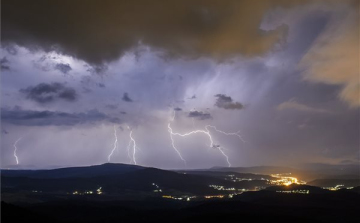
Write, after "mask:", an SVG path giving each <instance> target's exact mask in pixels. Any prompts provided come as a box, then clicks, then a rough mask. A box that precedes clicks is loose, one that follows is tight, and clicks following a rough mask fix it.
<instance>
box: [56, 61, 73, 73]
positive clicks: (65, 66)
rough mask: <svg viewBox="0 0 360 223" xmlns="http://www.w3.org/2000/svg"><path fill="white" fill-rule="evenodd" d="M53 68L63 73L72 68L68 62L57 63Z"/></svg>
mask: <svg viewBox="0 0 360 223" xmlns="http://www.w3.org/2000/svg"><path fill="white" fill-rule="evenodd" d="M54 68H55V70H59V71H61V72H62V73H64V74H67V73H68V72H69V71H71V70H72V68H71V66H70V64H67V63H57V64H56V65H55V67H54Z"/></svg>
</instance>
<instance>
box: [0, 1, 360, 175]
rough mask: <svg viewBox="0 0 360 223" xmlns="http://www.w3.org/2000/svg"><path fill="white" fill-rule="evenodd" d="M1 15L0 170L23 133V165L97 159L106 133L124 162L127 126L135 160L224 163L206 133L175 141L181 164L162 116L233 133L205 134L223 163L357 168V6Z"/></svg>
mask: <svg viewBox="0 0 360 223" xmlns="http://www.w3.org/2000/svg"><path fill="white" fill-rule="evenodd" d="M30 2H31V3H30ZM124 2H125V1H124ZM132 2H134V3H132ZM35 3H36V4H35ZM70 9H71V10H70ZM2 12H3V13H2V19H1V20H2V33H1V35H2V36H1V37H2V48H1V58H0V59H1V165H2V167H6V166H12V165H16V159H15V157H14V147H13V144H14V143H15V141H16V140H17V139H18V138H20V137H22V139H21V141H19V142H18V143H17V156H18V159H19V163H20V166H35V167H50V166H78V165H91V164H100V163H104V162H107V161H108V156H109V154H110V153H111V151H112V149H113V147H114V145H113V143H114V140H115V138H114V126H115V128H116V130H117V137H118V145H117V150H115V151H114V153H113V155H112V157H111V162H122V163H130V162H131V159H130V157H129V156H128V152H127V146H128V144H129V140H130V138H129V134H130V131H132V137H133V138H134V139H135V140H136V145H137V147H138V150H137V151H136V161H137V164H139V165H144V166H153V167H160V168H207V167H212V166H227V161H226V159H225V158H224V156H222V154H221V153H220V151H219V150H218V149H217V148H215V147H214V148H210V147H209V143H210V142H209V139H208V137H207V136H206V135H204V134H196V135H191V136H188V137H180V136H176V135H175V136H173V139H174V143H175V145H176V147H177V148H178V149H179V151H180V152H181V154H182V156H183V158H184V159H185V160H186V161H187V166H186V167H185V166H184V162H183V161H182V160H181V159H180V157H179V156H178V154H177V153H176V151H175V150H174V149H173V147H172V144H171V138H170V135H169V132H168V123H169V122H171V127H172V129H173V131H174V132H178V133H181V134H183V133H186V132H189V131H193V130H196V129H201V130H205V126H206V125H212V126H216V127H217V128H218V129H219V130H222V131H226V132H237V131H239V132H240V134H241V136H242V138H243V139H244V140H245V141H246V142H242V141H241V140H240V139H239V138H238V137H236V136H235V137H234V136H227V135H223V134H221V133H219V132H216V131H213V130H212V129H211V128H210V132H211V135H212V137H213V140H214V144H215V145H220V146H221V147H222V148H224V152H225V153H226V154H227V155H228V157H229V161H230V162H231V165H232V166H251V165H297V164H304V163H312V162H321V163H332V164H335V163H343V164H350V163H359V155H360V154H359V146H360V145H359V124H360V123H359V111H360V110H359V106H360V101H359V100H360V99H359V88H360V83H359V50H358V49H359V2H358V1H341V3H340V1H281V0H269V1H259V2H257V4H254V1H197V0H195V1H163V2H162V1H156V3H154V2H153V1H128V2H127V3H122V1H110V0H106V1H80V0H78V1H57V0H55V1H40V0H36V1H18V0H3V1H2ZM174 111H176V115H175V119H174V120H173V121H172V118H173V112H174ZM128 126H129V128H128Z"/></svg>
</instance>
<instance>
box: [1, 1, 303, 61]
mask: <svg viewBox="0 0 360 223" xmlns="http://www.w3.org/2000/svg"><path fill="white" fill-rule="evenodd" d="M300 2H303V1H297V0H291V1H290V0H287V1H284V0H269V1H258V2H254V1H252V0H244V1H233V0H226V1H221V2H219V1H217V0H208V1H201V0H191V1H190V0H185V1H167V0H163V1H146V0H140V1H116V0H105V1H97V0H88V1H86V4H84V3H83V2H82V1H60V0H52V1H45V0H42V1H37V4H33V3H31V2H28V1H19V0H11V1H9V0H8V1H3V2H2V9H3V14H2V33H1V36H2V41H3V43H11V42H13V43H16V44H18V45H23V46H26V47H30V48H33V49H36V48H37V47H41V48H42V49H44V50H45V51H49V50H53V49H56V50H57V51H58V52H61V53H64V54H68V55H71V56H74V57H76V58H80V59H82V60H85V61H87V62H88V63H90V64H97V65H99V64H102V63H104V62H109V61H113V60H115V59H117V58H119V57H120V56H121V55H123V54H124V52H125V51H128V50H130V49H132V48H134V47H136V46H138V45H139V44H140V45H141V44H145V45H148V46H151V47H152V48H154V49H160V50H163V51H164V52H165V54H166V55H169V56H185V57H187V58H194V57H199V56H208V57H213V58H216V59H219V60H222V59H225V58H228V57H232V56H234V55H238V54H242V55H245V56H254V55H259V54H263V53H265V52H267V51H268V50H270V49H272V48H273V46H274V45H275V44H277V43H280V42H281V41H284V39H283V37H284V35H285V34H286V31H287V28H286V27H285V26H279V27H276V28H274V29H272V30H261V29H259V27H260V23H261V21H262V18H263V15H264V14H265V12H266V11H267V10H269V9H271V8H274V7H282V6H283V7H288V6H292V5H297V4H299V3H300ZM69 9H71V10H69Z"/></svg>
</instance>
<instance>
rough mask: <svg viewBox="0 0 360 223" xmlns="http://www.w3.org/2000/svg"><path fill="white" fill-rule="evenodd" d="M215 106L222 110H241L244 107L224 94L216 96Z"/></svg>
mask: <svg viewBox="0 0 360 223" xmlns="http://www.w3.org/2000/svg"><path fill="white" fill-rule="evenodd" d="M215 97H217V99H216V102H215V106H217V107H219V108H224V109H243V108H244V105H243V104H241V103H240V102H234V101H233V99H232V98H231V97H230V96H226V95H224V94H217V95H215Z"/></svg>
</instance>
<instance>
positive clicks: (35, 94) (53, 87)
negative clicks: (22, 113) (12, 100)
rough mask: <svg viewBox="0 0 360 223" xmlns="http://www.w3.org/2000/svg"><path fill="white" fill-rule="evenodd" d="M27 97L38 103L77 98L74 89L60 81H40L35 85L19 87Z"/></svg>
mask: <svg viewBox="0 0 360 223" xmlns="http://www.w3.org/2000/svg"><path fill="white" fill-rule="evenodd" d="M20 92H21V93H23V94H24V95H25V96H26V98H27V99H30V100H33V101H36V102H38V103H40V104H46V103H50V102H53V101H56V100H65V101H75V100H76V99H77V97H78V96H77V93H76V90H75V89H73V88H71V87H66V86H65V84H62V83H51V84H47V83H40V84H38V85H36V86H31V87H27V88H25V89H20Z"/></svg>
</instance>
